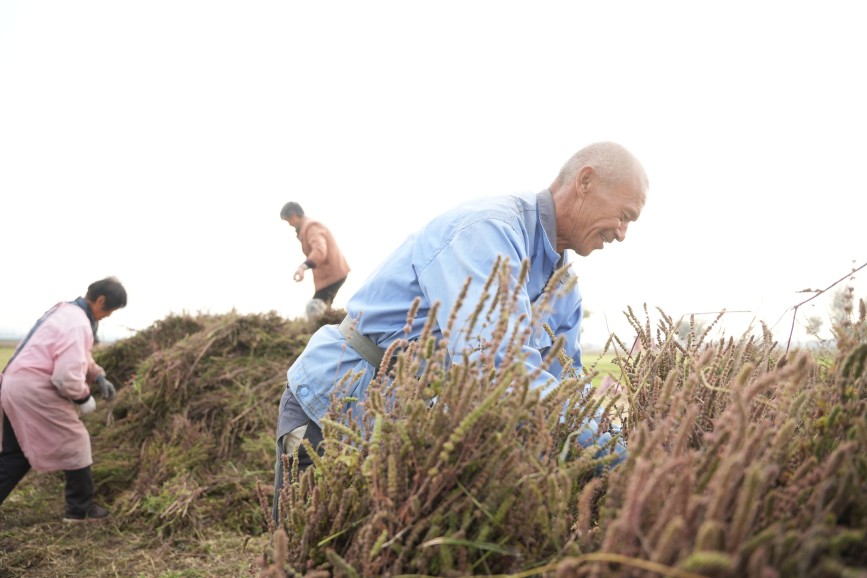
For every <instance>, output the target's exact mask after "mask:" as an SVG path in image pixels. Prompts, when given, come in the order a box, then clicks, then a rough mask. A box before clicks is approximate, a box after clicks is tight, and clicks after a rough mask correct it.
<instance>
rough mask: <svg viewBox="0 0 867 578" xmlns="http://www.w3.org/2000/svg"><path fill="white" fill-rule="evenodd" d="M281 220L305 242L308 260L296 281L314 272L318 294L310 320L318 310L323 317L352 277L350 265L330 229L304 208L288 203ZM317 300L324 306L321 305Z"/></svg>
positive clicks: (297, 273)
mask: <svg viewBox="0 0 867 578" xmlns="http://www.w3.org/2000/svg"><path fill="white" fill-rule="evenodd" d="M280 218H281V219H283V220H284V221H286V222H287V223H289V225H290V226H292V227H293V228H294V229H295V233H296V234H297V236H298V240H299V241H300V242H301V251H302V252H303V253H304V256H305V257H306V259H305V260H304V262H303V263H301V264H300V265H299V266H298V268H297V269H296V270H295V274H294V275H293V276H292V277H293V279H295V281H298V282H301V281H303V280H304V273H305V272H306V271H307V270H308V269H311V270H312V271H313V287H314V289H315V293H313V300H312V301H311V302H310V303H309V304H308V306H307V311H308V315H309V316H311V314H314V315H312V316H315V313H316V312H317V310H318V313H321V312H322V311H324V310H325V309H327V308H329V307H331V303H332V302H333V301H334V297H335V296H336V295H337V291H338V290H339V289H340V287H341V286H342V285H343V283H344V282H345V281H346V276H347V275H348V274H349V270H350V269H349V264H348V263H347V262H346V259H345V258H344V257H343V253H341V252H340V248H339V247H338V246H337V241H336V240H335V239H334V235H332V234H331V231H329V230H328V227H326V226H325V225H323V224H322V223H320V222H319V221H314V220H313V219H310V218H309V217H307V216H306V215H305V214H304V209H302V208H301V205H299V204H298V203H296V202H289V203H286V204H285V205H283V209H282V210H281V211H280ZM317 300H318V301H321V303H317Z"/></svg>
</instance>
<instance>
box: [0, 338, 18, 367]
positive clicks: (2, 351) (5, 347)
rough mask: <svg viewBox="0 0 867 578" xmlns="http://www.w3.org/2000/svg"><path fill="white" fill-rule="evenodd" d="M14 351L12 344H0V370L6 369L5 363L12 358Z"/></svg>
mask: <svg viewBox="0 0 867 578" xmlns="http://www.w3.org/2000/svg"><path fill="white" fill-rule="evenodd" d="M14 351H15V345H14V344H11V345H10V344H9V343H8V342H3V343H0V368H2V367H6V362H8V361H9V358H10V357H12V353H13V352H14Z"/></svg>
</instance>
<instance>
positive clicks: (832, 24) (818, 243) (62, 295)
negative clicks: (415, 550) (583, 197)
mask: <svg viewBox="0 0 867 578" xmlns="http://www.w3.org/2000/svg"><path fill="white" fill-rule="evenodd" d="M855 5H856V3H851V2H834V1H831V2H825V3H821V4H818V3H815V2H809V3H807V2H757V1H750V2H746V1H734V2H732V1H726V2H715V3H710V2H687V1H683V2H639V1H635V2H581V1H570V2H565V1H564V2H546V1H533V2H508V1H495V2H494V1H490V2H473V1H469V0H463V1H460V2H458V1H438V2H411V1H394V2H381V1H367V2H339V1H338V2H288V1H279V2H258V1H251V2H240V1H238V2H216V1H213V0H208V1H183V0H172V1H159V0H157V1H153V0H152V1H149V2H125V1H119V0H111V1H105V2H93V1H81V2H68V1H53V2H49V1H38V0H36V1H26V2H25V1H14V0H3V1H2V2H0V198H2V201H0V202H2V205H0V207H2V212H0V227H2V228H0V231H2V239H3V240H4V246H5V248H6V250H5V251H4V252H3V275H2V280H3V282H2V299H0V333H10V332H11V333H22V334H23V333H24V332H26V331H27V329H28V328H29V327H30V325H31V324H32V323H33V321H35V319H36V318H38V317H39V316H40V315H41V314H42V312H43V311H44V310H45V309H47V308H48V307H49V306H51V305H52V304H54V303H55V302H57V301H60V300H68V299H72V298H74V297H76V296H78V295H82V294H83V293H84V291H85V290H86V287H87V285H88V284H89V283H90V282H91V281H94V280H96V279H99V278H101V277H104V276H106V275H117V276H118V277H119V278H120V279H121V280H122V281H123V282H124V284H125V285H126V287H127V289H128V292H129V306H128V307H127V308H126V309H124V310H121V311H120V312H118V313H116V314H115V315H114V316H112V317H111V318H110V319H108V320H106V321H105V322H104V323H103V325H102V327H101V330H100V331H101V333H102V334H103V337H108V338H111V337H113V336H118V335H124V334H128V332H129V331H134V330H138V329H144V328H146V327H148V326H149V325H150V324H152V323H153V322H154V321H156V320H159V319H162V318H164V317H165V316H167V315H168V314H170V313H185V312H186V313H191V314H195V313H198V312H209V313H224V312H227V311H229V310H231V309H233V308H234V309H236V310H238V311H240V312H242V313H255V312H265V311H270V310H275V311H277V312H278V313H280V314H281V315H284V316H286V317H296V316H300V315H302V313H303V310H304V304H305V303H306V301H307V300H308V299H309V298H310V296H311V295H312V293H313V286H312V279H311V278H310V276H309V275H308V278H307V279H306V280H305V281H304V282H303V283H301V284H298V283H295V282H293V281H292V273H293V271H294V269H295V267H296V266H297V265H298V264H299V263H300V262H301V261H303V255H302V254H301V251H300V245H299V244H298V242H297V240H296V239H295V236H294V231H292V230H291V229H290V227H289V226H288V225H287V224H286V223H284V222H283V221H281V220H280V218H279V210H280V207H281V206H282V205H283V203H285V202H287V201H290V200H294V201H297V202H299V203H300V204H301V205H302V206H303V207H304V209H305V210H306V212H307V213H308V215H309V216H310V217H312V218H315V219H319V220H321V221H323V222H325V223H326V224H327V225H328V226H329V227H330V228H331V229H332V231H333V232H334V234H335V236H336V237H337V240H338V242H339V243H340V245H341V246H342V248H343V250H344V252H345V254H346V256H347V259H348V260H349V263H350V265H351V266H352V269H353V270H352V273H351V274H350V277H349V279H348V281H347V283H346V285H344V288H343V289H342V290H341V291H340V293H339V294H338V297H337V300H336V301H335V305H336V306H343V305H344V304H345V302H346V301H347V300H348V298H349V297H350V295H351V294H352V292H353V291H354V290H355V289H356V288H357V287H358V286H359V285H360V284H361V282H362V281H363V280H364V279H365V278H366V277H367V276H368V274H369V273H370V272H371V271H372V269H373V268H374V267H375V266H376V265H377V264H378V263H379V262H380V261H381V260H382V259H383V258H385V257H386V256H387V254H388V253H389V252H390V251H391V250H392V249H393V248H395V247H396V246H397V245H398V244H399V243H400V242H402V241H403V240H404V238H405V237H406V236H407V234H409V233H410V232H411V231H413V230H414V229H416V228H417V227H419V226H420V225H421V224H423V223H424V222H425V221H427V220H428V219H429V218H430V217H432V216H434V215H435V214H437V213H439V212H440V211H442V210H444V209H446V208H449V207H451V206H452V205H454V204H456V203H458V202H460V201H461V200H463V199H467V198H475V197H483V196H489V195H497V194H505V193H514V192H524V191H534V192H535V191H539V190H542V189H544V188H545V187H547V186H548V185H549V184H550V183H551V181H552V179H553V178H554V176H555V175H556V173H557V171H558V170H559V168H560V166H561V165H562V164H563V162H564V161H565V160H566V159H567V158H568V157H569V156H570V155H572V154H573V153H574V152H575V151H576V150H578V149H579V148H581V147H582V146H584V145H585V144H588V143H590V142H593V141H598V140H614V141H617V142H619V143H621V144H623V145H624V146H626V147H627V148H629V149H630V150H632V151H633V152H634V153H635V154H636V156H637V157H638V158H639V159H640V160H641V161H642V163H643V164H644V166H645V169H646V171H647V173H648V176H649V178H650V183H651V188H650V193H649V198H648V202H647V205H646V207H645V210H644V213H643V214H642V215H641V218H640V220H639V221H638V222H637V223H635V224H633V225H632V226H631V227H630V229H629V235H628V237H627V239H626V242H625V243H622V244H614V245H609V246H607V247H606V248H605V250H603V251H597V252H594V253H593V254H592V255H590V256H589V257H587V258H577V260H576V262H575V265H574V267H575V270H576V272H577V273H578V276H579V283H580V286H581V289H582V291H583V293H584V299H585V306H586V307H587V309H588V310H589V311H590V312H591V315H590V317H589V318H588V319H587V322H586V324H585V339H586V341H587V343H599V342H602V341H604V339H605V335H606V332H607V331H609V330H610V331H615V332H616V333H617V334H618V335H620V336H621V337H622V338H624V339H625V340H631V338H632V336H633V332H632V330H631V328H630V327H629V325H628V324H627V323H625V318H624V316H623V313H622V312H623V311H624V310H625V309H626V307H627V306H632V307H634V308H638V309H640V308H641V307H642V306H643V304H645V303H646V304H647V305H648V307H650V308H651V311H652V312H653V313H654V315H656V314H655V308H657V307H660V308H662V309H663V310H664V311H665V312H666V313H668V314H669V315H671V316H674V317H677V316H679V315H682V314H686V313H690V312H706V311H717V310H720V309H723V308H726V309H728V310H729V311H746V312H747V313H731V314H729V315H727V317H726V318H725V319H726V321H727V324H726V328H727V331H728V333H729V334H732V333H738V332H740V331H742V330H743V328H744V327H746V324H747V323H749V322H750V321H758V320H764V321H766V322H767V323H768V324H770V325H773V326H774V332H775V335H776V336H777V337H778V338H779V339H781V340H783V341H785V338H786V337H787V334H788V331H789V325H790V324H791V314H790V313H789V314H788V317H784V314H786V311H787V310H788V309H789V308H791V307H792V306H793V305H795V304H796V303H799V302H800V301H803V300H804V299H806V298H807V297H809V294H804V293H798V291H799V290H802V289H805V288H812V289H819V288H824V287H826V286H827V285H829V284H830V283H832V282H833V281H835V280H837V279H838V278H840V277H842V276H844V275H845V274H846V273H847V272H848V271H849V270H850V269H851V268H852V267H853V266H858V265H861V264H863V263H864V262H865V261H867V226H865V224H864V223H865V214H867V213H865V208H867V202H865V192H867V191H865V188H867V186H865V178H864V166H865V158H867V145H865V138H867V112H865V103H867V87H865V84H867V83H865V82H864V55H865V54H867V35H865V33H864V27H863V23H864V21H863V19H862V18H859V17H856V13H855ZM865 271H867V269H865V270H864V271H862V274H861V275H860V277H861V278H863V277H864V276H865V275H864V272H865ZM856 287H857V288H858V293H859V295H861V296H864V294H865V291H864V290H863V289H862V288H863V287H864V283H863V281H861V280H860V279H859V280H857V281H856ZM828 303H829V301H828V300H827V299H824V298H820V299H816V300H815V301H814V302H813V303H812V304H814V305H815V306H814V307H809V308H805V311H804V313H802V314H801V315H800V319H799V323H798V325H800V321H803V320H805V318H806V317H807V316H809V315H820V316H825V317H827V307H828ZM781 317H782V320H781ZM826 327H827V325H826Z"/></svg>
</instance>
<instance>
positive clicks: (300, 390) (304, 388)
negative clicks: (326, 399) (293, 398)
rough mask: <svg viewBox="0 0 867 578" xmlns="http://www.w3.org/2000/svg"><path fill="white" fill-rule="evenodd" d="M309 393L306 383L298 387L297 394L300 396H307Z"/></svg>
mask: <svg viewBox="0 0 867 578" xmlns="http://www.w3.org/2000/svg"><path fill="white" fill-rule="evenodd" d="M309 393H310V389H309V388H308V387H307V386H306V385H302V386H301V387H299V388H298V395H300V396H301V397H307V395H308V394H309Z"/></svg>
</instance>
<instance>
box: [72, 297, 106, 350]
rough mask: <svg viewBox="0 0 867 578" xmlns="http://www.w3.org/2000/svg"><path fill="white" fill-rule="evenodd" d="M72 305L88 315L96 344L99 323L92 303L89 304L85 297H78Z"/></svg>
mask: <svg viewBox="0 0 867 578" xmlns="http://www.w3.org/2000/svg"><path fill="white" fill-rule="evenodd" d="M70 303H75V304H76V305H78V306H79V307H81V308H82V309H84V312H85V313H86V314H87V320H88V321H90V330H91V331H93V341H94V342H96V341H97V339H96V332H97V330H98V329H99V322H98V321H97V320H96V317H95V316H94V315H93V309H91V308H90V303H88V302H87V299H85V298H84V297H76V298H75V299H73V300H72V301H70Z"/></svg>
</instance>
